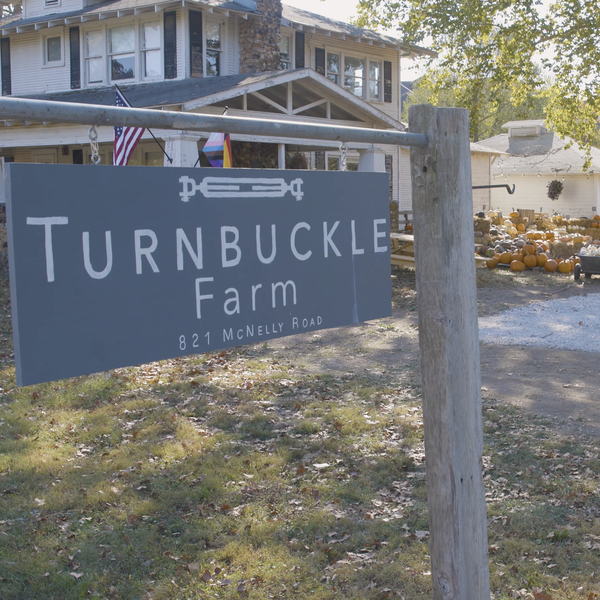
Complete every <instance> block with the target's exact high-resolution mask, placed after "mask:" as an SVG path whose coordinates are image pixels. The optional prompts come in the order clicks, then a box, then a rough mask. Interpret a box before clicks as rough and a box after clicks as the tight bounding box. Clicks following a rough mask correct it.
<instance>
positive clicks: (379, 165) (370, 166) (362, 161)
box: [358, 146, 385, 173]
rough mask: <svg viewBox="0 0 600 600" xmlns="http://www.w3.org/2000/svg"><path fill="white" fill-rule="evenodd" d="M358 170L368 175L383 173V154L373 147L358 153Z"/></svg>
mask: <svg viewBox="0 0 600 600" xmlns="http://www.w3.org/2000/svg"><path fill="white" fill-rule="evenodd" d="M358 153H359V155H360V157H359V159H358V170H359V171H368V172H370V173H385V152H384V151H383V150H382V149H381V148H376V147H375V146H373V147H371V148H368V149H366V150H359V151H358Z"/></svg>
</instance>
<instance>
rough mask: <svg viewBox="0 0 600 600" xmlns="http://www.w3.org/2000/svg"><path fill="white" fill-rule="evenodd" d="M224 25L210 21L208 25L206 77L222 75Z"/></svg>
mask: <svg viewBox="0 0 600 600" xmlns="http://www.w3.org/2000/svg"><path fill="white" fill-rule="evenodd" d="M222 41H223V40H222V25H221V23H215V22H212V21H208V22H207V23H206V75H207V76H217V75H221V53H222V52H223V46H222Z"/></svg>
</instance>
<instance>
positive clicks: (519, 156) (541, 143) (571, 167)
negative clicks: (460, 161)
mask: <svg viewBox="0 0 600 600" xmlns="http://www.w3.org/2000/svg"><path fill="white" fill-rule="evenodd" d="M515 123H516V122H515ZM541 123H543V121H541ZM506 126H507V125H505V127H506ZM513 126H515V125H513ZM482 143H483V144H484V145H486V146H488V147H490V148H494V149H497V150H501V151H503V152H506V153H507V154H509V156H503V157H502V158H501V159H500V160H498V161H496V162H495V163H494V165H493V166H492V172H493V173H494V174H500V173H514V174H523V175H538V174H539V175H553V174H557V173H563V174H564V173H571V174H577V173H582V172H583V173H600V149H598V148H592V149H591V158H592V164H591V165H590V166H589V168H588V169H587V170H586V171H583V165H584V163H585V160H586V155H585V152H584V151H583V150H582V149H581V148H580V147H579V145H578V144H577V143H576V142H574V141H573V140H572V139H571V138H568V137H567V138H565V139H564V140H563V139H561V138H560V137H558V135H557V134H556V133H553V132H546V133H542V134H541V135H538V136H530V137H509V136H508V134H506V133H503V134H501V135H497V136H495V137H492V138H488V139H487V140H482ZM569 143H571V146H570V147H569V148H566V146H567V145H568V144H569Z"/></svg>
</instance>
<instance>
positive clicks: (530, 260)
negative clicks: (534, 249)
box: [523, 254, 537, 269]
mask: <svg viewBox="0 0 600 600" xmlns="http://www.w3.org/2000/svg"><path fill="white" fill-rule="evenodd" d="M523 262H524V263H525V266H526V267H529V268H530V269H533V267H537V256H536V255H535V254H528V255H527V256H524V257H523Z"/></svg>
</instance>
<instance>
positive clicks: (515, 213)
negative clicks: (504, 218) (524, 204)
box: [508, 210, 521, 219]
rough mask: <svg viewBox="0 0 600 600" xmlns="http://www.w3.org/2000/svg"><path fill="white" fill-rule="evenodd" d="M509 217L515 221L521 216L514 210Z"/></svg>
mask: <svg viewBox="0 0 600 600" xmlns="http://www.w3.org/2000/svg"><path fill="white" fill-rule="evenodd" d="M508 216H509V217H512V218H513V219H518V218H519V217H520V216H521V215H520V214H519V213H518V212H517V211H516V210H513V211H512V212H511V213H510V214H509V215H508Z"/></svg>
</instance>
